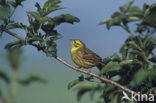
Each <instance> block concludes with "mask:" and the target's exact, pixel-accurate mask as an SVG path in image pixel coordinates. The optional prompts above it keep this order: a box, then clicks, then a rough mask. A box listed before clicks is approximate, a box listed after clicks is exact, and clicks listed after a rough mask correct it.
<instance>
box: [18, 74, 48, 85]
mask: <svg viewBox="0 0 156 103" xmlns="http://www.w3.org/2000/svg"><path fill="white" fill-rule="evenodd" d="M34 82H40V83H43V84H45V83H46V82H47V80H45V79H44V78H42V77H41V76H38V75H35V74H31V75H29V76H28V77H27V78H25V79H21V80H20V81H19V83H20V84H21V85H24V86H27V85H30V84H32V83H34Z"/></svg>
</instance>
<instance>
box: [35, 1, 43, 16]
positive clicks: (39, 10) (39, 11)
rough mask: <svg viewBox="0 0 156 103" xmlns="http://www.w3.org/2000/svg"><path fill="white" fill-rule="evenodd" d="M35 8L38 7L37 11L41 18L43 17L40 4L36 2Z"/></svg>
mask: <svg viewBox="0 0 156 103" xmlns="http://www.w3.org/2000/svg"><path fill="white" fill-rule="evenodd" d="M35 7H37V11H38V13H39V14H40V16H42V14H43V10H42V9H41V6H40V5H39V3H38V2H36V4H35Z"/></svg>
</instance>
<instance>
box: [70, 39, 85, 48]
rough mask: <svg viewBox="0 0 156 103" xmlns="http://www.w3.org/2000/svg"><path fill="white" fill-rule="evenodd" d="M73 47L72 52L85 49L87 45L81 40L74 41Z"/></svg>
mask: <svg viewBox="0 0 156 103" xmlns="http://www.w3.org/2000/svg"><path fill="white" fill-rule="evenodd" d="M71 46H72V50H77V49H80V48H83V47H85V44H84V43H83V42H82V41H81V40H78V39H72V44H71Z"/></svg>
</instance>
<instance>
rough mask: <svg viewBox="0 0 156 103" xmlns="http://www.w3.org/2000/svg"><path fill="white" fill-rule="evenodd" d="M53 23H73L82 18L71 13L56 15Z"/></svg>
mask: <svg viewBox="0 0 156 103" xmlns="http://www.w3.org/2000/svg"><path fill="white" fill-rule="evenodd" d="M52 20H53V23H54V25H55V26H57V25H59V24H61V23H71V24H73V23H74V22H79V21H80V20H79V19H78V18H77V17H74V16H72V15H70V14H65V15H60V16H55V17H54V18H53V19H52Z"/></svg>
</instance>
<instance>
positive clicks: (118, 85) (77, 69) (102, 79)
mask: <svg viewBox="0 0 156 103" xmlns="http://www.w3.org/2000/svg"><path fill="white" fill-rule="evenodd" d="M0 29H2V28H0ZM2 30H3V31H5V32H7V33H8V34H9V35H12V36H14V37H16V38H17V39H20V40H25V39H24V38H23V37H20V36H18V35H17V34H15V33H12V32H10V31H8V30H6V29H4V28H3V29H2ZM13 34H14V35H13ZM44 48H45V47H42V48H41V50H42V51H44ZM56 59H57V60H58V61H60V62H61V63H63V64H64V65H66V66H68V67H69V68H71V69H73V70H76V71H79V72H81V73H84V74H87V75H90V76H93V77H95V78H97V79H99V80H101V81H103V82H106V83H109V84H112V85H114V86H116V87H118V88H120V89H122V90H123V91H125V92H128V93H132V92H133V93H134V94H136V95H140V94H139V93H137V92H135V91H133V90H131V89H128V88H126V87H124V86H122V85H121V84H119V83H117V82H114V81H112V80H109V79H107V78H104V77H103V76H100V75H97V74H94V73H90V72H88V71H85V70H82V69H80V68H77V67H75V66H72V65H70V64H68V63H67V62H65V61H64V60H63V59H61V58H60V57H58V56H57V57H56Z"/></svg>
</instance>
